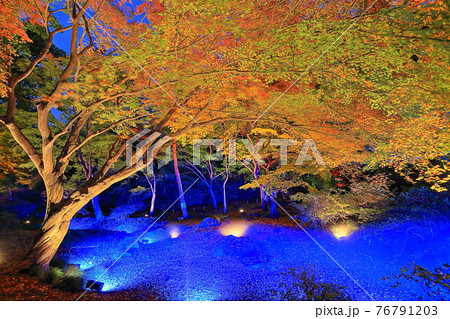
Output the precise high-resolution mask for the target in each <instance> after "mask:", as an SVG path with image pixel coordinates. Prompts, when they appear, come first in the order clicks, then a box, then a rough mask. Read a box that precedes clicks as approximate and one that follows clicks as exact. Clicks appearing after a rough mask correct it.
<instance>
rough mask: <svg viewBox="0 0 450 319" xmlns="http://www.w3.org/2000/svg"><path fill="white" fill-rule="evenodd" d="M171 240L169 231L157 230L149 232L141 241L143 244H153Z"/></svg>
mask: <svg viewBox="0 0 450 319" xmlns="http://www.w3.org/2000/svg"><path fill="white" fill-rule="evenodd" d="M169 238H171V237H170V233H169V232H168V231H166V230H165V229H162V228H157V229H155V230H152V231H149V232H147V233H146V234H145V235H144V236H142V238H141V239H140V240H139V241H140V242H142V243H143V244H151V243H154V242H157V241H161V240H164V239H169Z"/></svg>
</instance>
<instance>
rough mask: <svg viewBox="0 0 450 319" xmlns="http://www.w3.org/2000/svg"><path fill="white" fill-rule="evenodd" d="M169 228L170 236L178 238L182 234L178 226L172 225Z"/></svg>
mask: <svg viewBox="0 0 450 319" xmlns="http://www.w3.org/2000/svg"><path fill="white" fill-rule="evenodd" d="M168 230H169V235H170V237H172V238H177V237H178V236H180V229H179V227H178V226H170V227H169V229H168Z"/></svg>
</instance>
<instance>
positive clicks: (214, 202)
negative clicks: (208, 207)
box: [208, 185, 217, 209]
mask: <svg viewBox="0 0 450 319" xmlns="http://www.w3.org/2000/svg"><path fill="white" fill-rule="evenodd" d="M208 190H209V194H211V200H212V204H213V207H214V209H217V200H216V195H214V190H213V186H212V185H208Z"/></svg>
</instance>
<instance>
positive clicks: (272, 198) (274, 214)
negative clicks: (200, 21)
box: [269, 192, 278, 218]
mask: <svg viewBox="0 0 450 319" xmlns="http://www.w3.org/2000/svg"><path fill="white" fill-rule="evenodd" d="M275 196H276V194H275V193H274V192H272V194H271V196H269V202H270V212H269V216H270V217H272V218H277V217H278V213H277V203H276V201H275Z"/></svg>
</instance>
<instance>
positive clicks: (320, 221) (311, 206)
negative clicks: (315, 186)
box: [293, 193, 385, 227]
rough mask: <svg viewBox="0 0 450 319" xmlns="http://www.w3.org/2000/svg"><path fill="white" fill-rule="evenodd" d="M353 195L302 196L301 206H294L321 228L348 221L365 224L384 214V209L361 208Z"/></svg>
mask: <svg viewBox="0 0 450 319" xmlns="http://www.w3.org/2000/svg"><path fill="white" fill-rule="evenodd" d="M355 197H359V195H357V196H355V195H353V194H331V193H312V194H307V195H303V196H301V199H302V203H301V204H293V205H294V206H295V207H296V208H298V209H299V210H300V211H303V212H305V213H306V215H308V218H309V220H310V221H311V222H312V223H313V224H315V225H317V226H321V227H326V226H328V225H330V224H338V223H341V222H343V221H346V220H353V221H355V222H358V223H365V222H369V221H373V220H376V219H377V218H378V217H379V216H380V215H382V214H383V213H384V211H385V210H384V208H383V207H361V206H360V205H359V204H358V200H357V199H355Z"/></svg>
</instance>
